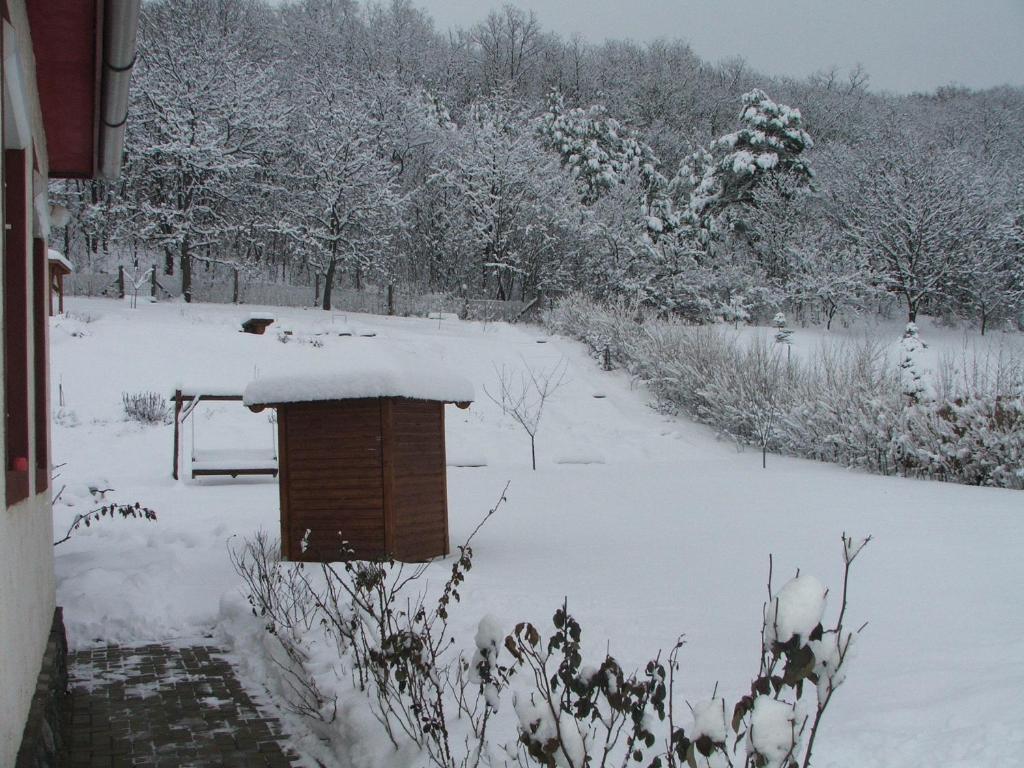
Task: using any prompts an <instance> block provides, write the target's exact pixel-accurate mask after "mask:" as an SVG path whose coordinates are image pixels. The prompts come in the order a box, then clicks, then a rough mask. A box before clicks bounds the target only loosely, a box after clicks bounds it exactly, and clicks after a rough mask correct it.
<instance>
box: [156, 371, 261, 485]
mask: <svg viewBox="0 0 1024 768" xmlns="http://www.w3.org/2000/svg"><path fill="white" fill-rule="evenodd" d="M172 399H173V400H174V462H173V466H172V472H171V475H172V477H173V478H174V479H175V480H178V479H179V466H180V463H181V426H182V424H184V423H185V422H186V421H187V420H188V418H189V417H190V416H191V415H192V413H193V412H194V411H195V409H196V408H197V407H198V406H199V403H201V402H203V401H209V402H231V403H240V402H242V395H241V394H224V393H220V394H206V393H202V392H192V391H188V392H185V391H182V390H181V389H176V390H174V396H173V397H172ZM193 450H194V446H193ZM276 453H277V451H276V450H275V454H276ZM274 458H275V459H277V458H278V457H277V456H276V455H275V457H274ZM193 460H194V457H193ZM278 471H279V467H267V466H255V464H254V465H251V466H244V465H240V466H235V465H232V466H223V467H202V468H200V469H196V468H195V467H193V468H192V470H191V472H192V477H193V479H194V478H196V477H210V476H214V475H230V476H231V477H238V476H239V475H272V476H273V477H277V474H278Z"/></svg>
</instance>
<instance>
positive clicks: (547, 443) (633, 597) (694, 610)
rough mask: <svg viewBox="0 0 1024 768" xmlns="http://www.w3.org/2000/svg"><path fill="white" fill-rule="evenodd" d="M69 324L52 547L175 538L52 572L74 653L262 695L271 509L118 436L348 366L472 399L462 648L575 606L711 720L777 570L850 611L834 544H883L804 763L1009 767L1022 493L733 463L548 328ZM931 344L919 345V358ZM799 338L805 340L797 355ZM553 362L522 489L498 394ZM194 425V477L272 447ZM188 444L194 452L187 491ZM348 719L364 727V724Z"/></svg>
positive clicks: (380, 761) (856, 579)
mask: <svg viewBox="0 0 1024 768" xmlns="http://www.w3.org/2000/svg"><path fill="white" fill-rule="evenodd" d="M67 308H68V316H67V317H62V318H58V319H56V320H55V321H54V324H53V327H52V354H53V360H52V383H53V402H54V411H55V414H56V416H55V422H56V423H55V424H54V426H53V446H54V448H53V454H54V462H55V463H56V464H62V465H63V466H62V467H61V468H60V470H59V472H60V477H59V479H58V480H57V482H56V488H57V489H60V487H61V486H62V485H66V490H65V491H64V494H63V496H62V498H61V502H60V503H58V505H57V506H56V508H55V513H54V514H55V523H54V527H55V531H56V532H57V535H58V536H61V535H63V533H64V531H65V530H66V529H67V527H68V525H69V524H70V522H71V520H72V519H73V517H74V515H75V514H76V513H79V512H84V511H87V510H88V509H91V508H92V506H91V505H92V499H91V497H90V493H89V491H88V487H89V486H90V485H92V486H95V487H99V488H113V489H115V490H114V491H111V492H109V493H108V498H109V499H113V500H117V501H120V502H134V501H136V500H138V501H141V502H142V503H143V504H145V505H147V506H149V507H152V508H153V509H155V510H156V511H157V513H158V516H159V519H158V521H157V522H156V523H151V522H143V521H138V520H128V521H121V520H117V521H113V522H111V521H103V522H101V523H100V524H98V525H96V526H93V527H91V528H89V529H84V530H81V531H79V532H78V533H76V534H75V535H74V536H73V537H72V538H71V540H70V541H69V542H67V543H65V544H63V545H61V546H60V547H59V548H58V549H57V564H56V568H57V578H58V582H59V585H58V602H59V603H60V604H61V605H63V606H64V610H65V620H66V622H67V625H68V632H69V639H70V642H71V644H72V646H74V647H83V646H87V645H90V644H93V643H107V642H120V643H134V642H148V641H153V640H159V641H182V642H188V641H190V640H193V639H195V638H197V637H212V638H215V639H217V640H219V641H221V642H224V643H225V644H226V645H228V646H229V647H232V648H233V649H234V651H235V653H236V659H235V660H236V661H237V662H238V663H239V664H240V666H241V671H242V674H243V677H246V678H247V679H248V680H249V682H250V683H254V682H255V681H256V679H257V678H258V676H259V674H260V669H261V664H260V661H259V659H258V658H256V657H255V655H254V652H253V649H254V648H257V647H258V643H257V642H256V641H255V638H256V633H258V631H259V629H258V625H257V624H256V623H255V622H250V623H248V624H246V623H244V622H239V621H238V620H237V619H236V618H232V617H233V616H235V613H236V610H235V609H236V608H237V605H238V602H239V598H238V593H239V579H238V577H237V576H236V575H235V573H234V571H233V570H232V568H231V565H230V563H229V561H228V555H227V551H228V550H227V548H228V546H229V542H231V541H232V539H235V540H236V541H237V539H236V538H235V537H245V536H250V535H252V534H253V533H254V532H256V531H257V530H259V529H266V530H269V531H271V532H274V533H276V531H277V530H278V495H277V493H278V489H277V484H276V482H275V481H273V480H269V479H258V478H251V479H239V480H231V479H230V478H225V479H205V480H197V481H193V480H190V479H183V480H181V481H179V482H175V481H174V480H172V479H171V458H172V428H171V427H170V426H142V425H139V424H137V423H133V422H127V421H125V420H124V416H123V411H122V403H121V397H122V393H124V392H128V393H133V392H140V391H155V392H159V393H161V394H164V395H169V394H170V393H171V392H172V391H173V390H174V389H175V387H176V386H177V385H179V384H183V385H185V386H217V387H224V388H234V389H237V391H241V389H242V388H243V387H244V386H245V384H246V383H248V382H249V381H250V380H252V379H253V378H254V376H257V375H258V376H264V375H270V374H274V373H285V372H289V371H300V370H304V371H308V370H315V369H316V368H317V367H318V366H323V365H329V364H332V363H333V364H337V363H338V362H339V361H343V360H344V357H345V355H346V354H347V353H350V352H351V351H352V349H353V348H354V347H358V348H359V354H360V355H365V354H373V350H375V349H381V350H387V351H388V352H389V353H393V354H399V355H401V354H403V353H405V352H409V353H413V354H416V355H420V356H425V357H426V358H429V359H432V360H434V361H436V362H439V363H441V364H442V365H445V366H447V367H449V368H450V369H451V370H452V371H454V372H457V373H461V374H463V375H465V376H466V377H467V378H469V379H470V380H471V381H472V382H473V384H474V386H475V388H476V393H477V401H476V403H475V404H474V405H473V407H472V408H470V409H469V410H468V411H459V410H456V409H455V408H453V407H451V408H449V409H448V410H447V418H448V422H447V424H448V429H447V445H448V455H449V464H482V465H483V466H475V467H468V466H462V467H459V466H450V467H449V471H448V491H449V508H450V519H451V539H452V543H453V544H457V543H459V542H460V541H462V540H464V539H465V538H466V536H468V535H469V533H470V531H472V530H473V528H474V527H475V526H476V524H477V523H478V522H479V520H480V519H481V517H482V516H483V515H484V513H485V512H486V511H487V509H488V508H489V507H490V506H492V505H493V503H494V502H495V500H496V499H497V498H498V496H499V494H500V492H501V489H502V488H503V487H504V485H505V483H506V482H509V481H510V482H511V485H510V488H509V491H508V501H507V504H506V505H505V506H504V507H503V508H502V509H501V510H500V511H499V513H498V514H497V515H496V516H495V517H494V518H493V519H492V520H491V521H490V522H488V524H487V525H486V526H485V527H484V528H483V529H482V530H481V532H480V533H479V534H478V536H477V538H476V539H475V546H474V549H475V554H476V557H475V564H474V568H473V570H472V571H471V573H470V574H469V576H468V579H467V582H466V585H465V589H464V590H463V591H462V593H463V601H462V604H461V605H459V606H458V607H457V608H456V609H455V611H454V618H453V623H454V624H455V626H456V634H457V637H458V639H459V640H460V642H461V643H462V645H463V646H464V647H466V648H472V638H473V634H474V632H475V631H476V626H477V623H478V621H479V620H480V618H481V617H482V616H483V615H484V614H488V613H490V614H493V615H495V616H496V617H497V618H498V619H499V620H500V621H501V622H502V623H503V624H504V626H505V627H506V629H511V627H512V625H513V624H514V623H515V622H517V621H521V620H531V621H533V622H534V623H536V624H537V625H538V626H539V627H541V628H542V629H543V630H544V631H549V630H550V617H551V614H552V613H553V612H554V610H555V608H556V607H557V606H558V605H560V604H561V602H562V599H563V597H567V598H568V601H569V606H570V609H571V611H572V612H573V613H574V614H575V615H576V617H577V618H578V619H579V620H580V623H581V624H582V626H583V629H584V641H585V643H586V644H587V647H588V649H589V651H590V653H591V654H592V655H593V657H595V658H596V657H598V656H600V655H602V654H603V653H604V651H605V649H606V643H607V644H609V645H608V647H610V651H611V653H612V654H614V655H615V656H617V657H618V658H619V660H620V661H621V662H623V665H624V666H625V667H627V668H628V667H630V666H632V665H636V664H640V663H642V662H644V661H646V660H647V659H648V658H650V657H651V656H653V654H654V653H655V652H656V651H657V650H658V649H659V648H664V649H667V648H669V647H671V644H672V642H673V641H674V639H675V638H676V636H677V635H678V634H679V633H685V634H686V639H687V645H686V647H685V649H684V652H683V655H682V661H683V686H684V690H683V692H682V693H683V695H684V696H685V698H686V699H687V700H689V701H691V702H696V701H699V700H702V699H707V698H708V697H710V695H711V692H712V689H713V688H714V687H715V685H716V683H717V685H718V690H719V695H724V696H725V697H726V699H727V700H730V701H734V700H735V699H736V698H737V697H738V696H740V695H742V693H744V692H745V690H746V688H747V687H748V685H749V681H750V679H751V678H752V677H753V676H754V675H755V673H756V671H757V664H758V658H759V652H760V636H759V632H760V622H761V604H762V602H763V600H764V598H765V594H766V591H765V583H766V578H767V570H768V556H769V553H772V554H773V555H774V562H775V573H776V585H777V586H778V585H779V584H781V583H782V582H783V581H784V580H785V579H786V578H788V577H789V576H790V575H791V574H792V573H793V572H794V571H795V570H796V569H797V568H798V567H799V568H801V569H802V571H803V572H807V573H810V574H814V575H816V576H817V577H818V578H820V579H821V580H822V581H823V582H824V583H825V584H827V585H831V586H832V587H833V589H836V588H838V586H839V585H840V578H841V573H842V561H841V554H840V553H841V547H840V534H841V533H843V532H844V531H846V532H848V533H850V534H853V535H855V536H862V535H867V534H871V535H873V536H874V541H873V542H872V543H871V544H870V546H869V547H868V548H867V550H865V552H864V554H863V555H862V556H861V558H860V559H858V561H857V563H856V565H855V569H854V574H853V579H852V592H851V607H850V609H849V610H850V616H851V618H852V621H853V623H854V624H859V623H860V622H861V621H868V622H870V623H869V624H868V626H867V628H866V629H865V630H864V633H863V635H862V636H861V638H860V642H859V644H858V646H857V655H856V658H855V659H854V661H853V663H852V665H851V667H850V671H849V678H848V681H847V682H846V684H845V685H844V686H843V687H842V688H841V689H840V691H839V692H838V694H837V696H836V699H835V701H834V703H833V704H832V706H831V708H830V710H829V713H828V715H827V716H826V722H825V725H824V731H823V733H822V735H821V736H820V737H819V741H818V744H817V746H816V748H815V761H814V764H815V765H816V766H822V768H824V767H826V766H849V767H851V768H853V767H854V766H856V767H857V768H870V767H872V766H893V767H897V768H898V767H900V766H908V767H909V766H922V765H943V766H997V765H1006V766H1008V765H1014V764H1020V760H1021V755H1024V728H1022V727H1021V715H1020V691H1021V690H1022V688H1024V601H1022V599H1021V594H1022V593H1024V561H1022V549H1021V546H1022V542H1024V494H1021V493H1020V492H1015V491H1005V490H995V489H982V488H971V487H964V486H956V485H948V484H939V483H932V482H925V481H916V480H907V479H899V478H886V477H877V476H871V475H866V474H861V473H858V472H852V471H848V470H844V469H842V468H838V467H835V466H829V465H825V464H818V463H814V462H809V461H803V460H797V459H786V458H779V457H775V456H769V459H768V468H767V469H766V470H762V468H761V457H760V454H759V453H758V452H757V451H756V450H748V451H742V452H741V451H737V449H736V448H735V447H734V446H733V445H731V444H728V443H725V442H720V441H717V440H716V439H715V438H714V436H713V435H712V434H711V433H710V432H709V431H708V430H706V429H705V428H703V427H700V426H697V425H694V424H692V423H690V422H687V421H685V420H680V419H673V418H667V417H664V416H662V415H659V414H658V413H656V412H655V411H654V410H653V409H652V408H651V407H650V404H649V399H648V397H647V396H646V394H645V393H644V391H643V390H642V389H638V388H637V387H635V386H634V385H633V384H632V383H631V382H630V380H629V379H628V377H627V376H626V375H625V374H623V373H621V372H612V373H606V372H603V371H601V370H600V369H599V367H598V366H597V365H595V364H594V363H593V362H592V361H591V360H590V359H589V358H588V356H587V355H586V354H585V351H584V349H583V347H582V346H581V345H579V344H576V343H573V342H569V341H566V340H563V339H559V338H552V337H548V336H547V335H546V333H545V332H544V331H542V330H540V329H537V328H531V327H510V326H506V325H501V324H486V325H485V324H480V323H462V322H459V321H456V320H453V319H441V320H420V319H404V318H385V317H374V316H368V315H358V316H357V315H344V314H341V313H336V314H334V315H330V314H329V313H324V312H320V311H315V310H301V309H273V310H269V311H271V312H272V314H273V315H274V316H276V317H277V318H278V322H277V323H276V324H275V325H274V326H272V327H271V328H270V330H269V331H268V334H267V335H265V336H253V335H248V334H242V333H239V331H238V328H239V324H240V322H241V320H242V319H244V318H245V317H246V316H247V314H246V313H247V310H246V309H244V308H239V307H232V306H215V305H193V306H185V305H179V304H158V305H148V304H147V305H143V306H140V307H139V308H138V309H131V308H129V306H128V305H127V304H123V303H121V302H117V301H111V300H102V299H71V300H69V301H68V302H67ZM281 327H287V328H290V329H292V330H294V331H295V334H294V335H293V336H292V337H291V340H290V341H289V342H288V343H281V342H280V341H279V340H278V334H277V331H278V330H279V329H280V328H281ZM342 330H347V331H351V332H352V334H353V335H351V336H339V335H337V334H338V333H339V332H340V331H342ZM313 333H322V334H323V335H318V336H312V335H311V334H313ZM370 333H372V334H375V335H372V336H370V335H368V334H370ZM940 335H941V334H938V333H936V334H935V335H934V336H932V335H929V331H928V330H927V329H924V328H923V329H922V336H923V338H924V339H925V340H926V341H928V342H932V341H933V338H935V337H938V336H940ZM811 336H812V334H811V332H809V331H808V332H804V331H802V330H801V329H799V328H798V329H796V340H797V341H798V343H800V339H801V337H803V338H804V339H809V338H810V337H811ZM893 336H894V338H893V341H894V342H895V341H896V340H897V339H898V332H897V333H895V334H894V335H893ZM944 338H946V342H944V343H946V345H947V346H948V347H949V348H950V349H953V348H955V347H956V346H957V345H958V344H959V338H960V337H958V336H957V334H955V333H953V332H949V333H947V334H946V335H945V337H944ZM310 339H316V340H317V341H318V342H319V343H320V344H321V345H320V346H316V345H314V344H311V343H308V341H309V340H310ZM933 346H934V345H933ZM562 361H564V363H565V364H566V366H567V373H566V381H565V384H564V386H562V388H560V389H559V390H558V392H557V394H556V395H555V396H554V398H553V399H552V400H551V401H550V402H549V404H548V410H547V411H546V412H545V415H544V419H543V421H542V423H541V427H540V432H539V435H538V441H537V446H538V469H537V471H536V472H534V471H531V469H530V451H529V442H528V439H527V437H526V435H525V434H524V433H523V432H521V431H520V430H519V428H518V427H517V426H516V425H515V424H513V423H512V422H511V420H509V419H508V418H507V417H506V416H503V415H502V413H501V411H500V409H499V408H498V407H497V406H496V405H494V404H493V403H492V402H490V401H489V400H488V399H487V397H486V396H485V394H484V387H488V388H489V389H491V391H492V392H493V391H494V385H495V380H496V375H495V366H497V367H498V368H500V367H501V366H505V367H506V368H507V369H509V370H514V369H522V368H523V367H524V366H526V365H528V366H530V367H532V368H533V369H534V370H540V369H552V368H553V367H555V366H556V365H559V364H560V363H561V362H562ZM61 392H62V395H61V394H60V393H61ZM61 396H62V397H63V404H64V405H63V408H61V409H60V410H58V405H59V402H60V401H59V398H60V397H61ZM194 418H195V420H196V422H197V423H196V426H195V437H194V439H195V441H196V444H197V446H198V447H199V449H200V450H208V449H218V448H219V449H229V448H239V447H243V448H250V449H255V448H269V447H270V446H271V440H272V425H271V424H270V423H269V422H268V419H267V414H266V413H263V414H259V415H254V414H251V413H249V412H248V411H247V410H245V409H243V408H242V406H241V405H239V404H234V403H231V404H225V405H220V406H216V407H214V406H209V407H203V406H201V407H200V409H199V410H197V412H196V416H195V417H194ZM192 439H193V435H192V431H191V427H188V428H187V429H186V432H185V449H184V451H183V457H184V461H183V470H184V472H183V477H186V478H187V477H188V473H187V470H188V465H189V458H190V455H191V446H190V443H191V441H192ZM448 570H449V564H447V563H444V562H442V563H439V564H436V565H434V566H432V567H431V571H430V572H429V574H428V575H429V576H430V578H431V580H432V581H433V582H434V583H439V582H441V581H443V580H444V579H445V578H446V577H447V574H448ZM835 610H836V606H835V605H834V604H831V605H830V612H829V613H830V614H834V611H835ZM240 626H241V627H243V628H242V629H240ZM244 627H249V630H248V631H250V632H251V633H253V635H252V637H248V638H247V637H246V635H245V631H246V630H245V629H244ZM349 704H350V705H352V709H351V713H353V714H352V715H351V716H352V717H354V718H356V722H358V718H359V715H358V714H357V713H358V710H359V705H360V702H359V701H353V702H349ZM347 738H348V740H349V742H348V744H347V745H345V747H346V752H347V755H346V756H347V757H348V758H350V759H351V760H352V761H353V763H354V764H355V765H367V764H377V765H388V764H391V763H389V755H388V753H387V751H386V750H384V751H383V752H382V751H380V745H379V742H378V741H377V740H375V739H374V737H373V736H372V734H370V732H369V730H368V729H363V730H362V731H359V730H358V729H352V730H350V731H349V732H348V734H347Z"/></svg>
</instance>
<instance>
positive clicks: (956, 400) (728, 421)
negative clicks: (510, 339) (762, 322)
mask: <svg viewBox="0 0 1024 768" xmlns="http://www.w3.org/2000/svg"><path fill="white" fill-rule="evenodd" d="M545 320H546V322H547V324H548V327H549V328H551V330H553V331H556V332H558V333H562V334H565V335H568V336H572V337H574V338H578V339H581V340H582V341H584V343H586V344H587V345H588V346H589V347H590V349H591V350H592V351H593V353H594V355H595V356H596V357H598V358H599V359H603V358H604V356H603V350H604V349H607V350H608V351H609V354H608V356H607V360H608V362H610V363H611V364H612V365H614V366H618V367H621V368H624V369H626V370H627V371H629V372H630V373H631V374H633V375H634V376H636V377H637V378H639V379H641V380H642V381H644V382H645V383H646V384H647V386H648V387H649V388H650V390H651V392H652V393H653V394H654V396H655V397H656V398H657V400H658V402H659V404H660V405H661V407H663V408H664V409H666V410H668V411H673V412H680V413H684V414H686V415H688V416H690V417H692V418H694V419H697V420H698V421H701V422H703V423H705V424H708V425H709V426H711V427H712V428H714V429H715V430H717V431H718V432H719V433H720V434H722V435H725V436H728V437H729V438H730V439H733V440H735V441H737V442H739V443H745V444H749V445H756V446H758V447H759V448H761V450H762V452H763V453H766V452H767V451H768V450H773V451H779V452H781V453H785V454H790V455H794V456H802V457H806V458H812V459H817V460H821V461H831V462H836V463H839V464H844V465H847V466H853V467H859V468H862V469H866V470H868V471H871V472H878V473H881V474H894V473H898V474H902V475H908V476H913V477H926V478H932V479H936V480H945V481H949V482H957V483H967V484H971V485H992V486H998V487H1003V488H1024V428H1022V427H1024V420H1022V419H1024V417H1022V414H1024V363H1022V361H1020V360H1019V359H1016V358H1014V357H1013V356H1012V355H1010V354H1008V353H1006V352H1005V351H1003V350H1000V351H998V352H997V353H992V354H990V355H978V354H975V355H974V356H973V357H972V356H969V355H968V354H966V353H965V354H964V355H963V356H962V358H961V359H959V360H956V359H951V358H947V359H943V360H940V364H939V366H938V369H937V370H936V371H935V372H934V376H933V377H930V379H934V386H926V385H925V381H924V379H923V378H922V373H921V371H920V369H919V368H920V367H919V363H918V361H917V351H918V350H919V349H920V348H922V346H923V342H921V340H920V338H919V337H918V335H917V333H916V328H915V329H913V330H909V331H908V333H907V335H906V336H905V337H904V340H903V342H902V347H901V348H902V350H903V354H902V355H901V356H900V358H899V359H898V360H896V361H893V360H890V359H889V358H888V357H887V356H886V354H885V349H884V347H883V346H882V345H881V344H880V343H879V342H878V341H875V340H870V339H864V340H863V341H860V342H852V343H830V344H823V345H822V346H820V347H819V348H818V349H817V350H814V351H813V352H811V353H810V354H808V355H806V356H803V357H802V358H799V359H796V358H794V359H790V358H789V356H788V355H782V354H781V351H780V349H779V345H775V344H773V345H769V344H768V343H767V341H766V340H765V339H764V338H761V337H758V338H757V339H755V340H754V341H753V342H743V343H741V342H740V340H739V337H738V336H736V335H735V334H733V333H731V332H729V331H728V330H725V329H722V328H720V327H714V326H691V325H686V324H683V323H681V322H678V321H674V320H662V319H658V318H657V317H655V316H653V315H651V314H645V313H642V312H638V311H637V310H636V309H635V308H634V307H632V306H629V305H626V304H623V303H617V304H605V305H602V304H597V303H595V302H593V301H591V300H588V299H586V298H584V297H581V296H579V295H570V296H568V297H566V299H565V300H563V301H562V302H560V303H558V304H557V305H555V307H554V308H553V309H551V310H549V312H548V313H547V315H546V318H545Z"/></svg>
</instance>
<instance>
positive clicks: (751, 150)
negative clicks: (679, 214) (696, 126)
mask: <svg viewBox="0 0 1024 768" xmlns="http://www.w3.org/2000/svg"><path fill="white" fill-rule="evenodd" d="M739 120H740V128H739V130H737V131H733V132H732V133H727V134H725V135H724V136H722V137H720V138H719V139H717V140H715V141H714V142H713V143H712V144H711V146H710V147H709V148H708V149H706V150H705V149H699V150H697V152H696V153H695V154H694V155H692V156H691V158H690V160H689V161H688V167H687V170H688V171H689V176H690V183H691V184H692V187H693V191H692V194H691V197H690V213H691V214H692V216H693V217H694V218H695V219H696V220H698V221H704V220H706V219H707V218H708V217H710V216H714V215H716V214H718V213H721V212H722V211H724V210H725V209H727V208H728V207H729V206H732V205H735V204H738V203H746V204H749V203H752V202H753V199H754V198H753V195H754V191H755V190H756V189H757V187H758V186H759V185H762V184H764V183H766V181H768V180H770V179H774V178H777V177H779V176H789V177H795V178H798V179H801V180H803V181H809V180H810V179H811V176H812V173H811V168H810V165H809V164H808V162H807V159H806V158H805V157H804V155H803V153H804V151H805V150H807V149H810V148H811V147H812V146H813V142H812V141H811V137H810V136H809V135H808V133H807V131H805V130H804V129H803V122H802V119H801V117H800V110H798V109H793V108H792V107H789V106H786V105H785V104H777V103H775V102H774V101H772V100H771V99H770V98H768V95H767V94H766V93H765V92H764V91H762V90H760V89H754V90H753V91H750V92H748V93H745V94H743V109H742V110H741V111H740V115H739Z"/></svg>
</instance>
